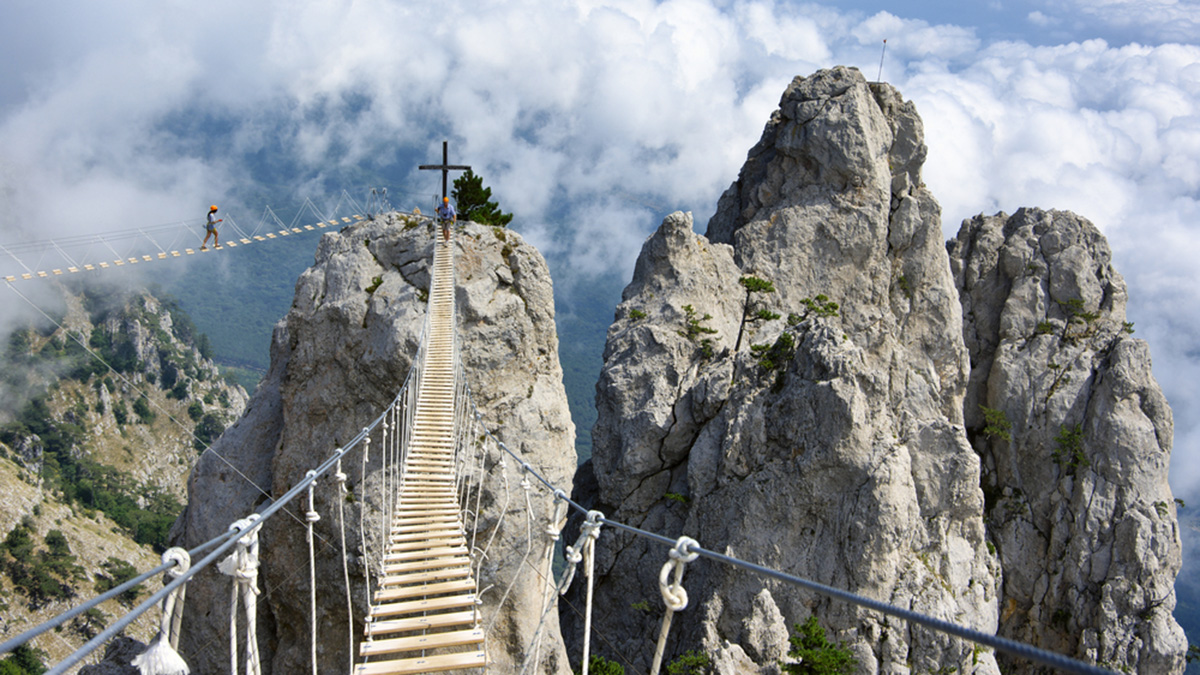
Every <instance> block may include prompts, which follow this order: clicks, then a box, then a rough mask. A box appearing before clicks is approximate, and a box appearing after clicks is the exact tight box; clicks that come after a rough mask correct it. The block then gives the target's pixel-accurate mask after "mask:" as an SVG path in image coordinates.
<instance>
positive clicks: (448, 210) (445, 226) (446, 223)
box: [437, 197, 458, 241]
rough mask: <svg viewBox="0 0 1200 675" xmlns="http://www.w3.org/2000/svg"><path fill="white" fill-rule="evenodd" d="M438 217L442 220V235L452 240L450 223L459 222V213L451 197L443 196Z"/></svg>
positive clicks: (447, 239)
mask: <svg viewBox="0 0 1200 675" xmlns="http://www.w3.org/2000/svg"><path fill="white" fill-rule="evenodd" d="M437 214H438V218H439V219H441V221H442V237H443V238H444V239H445V240H446V241H450V225H452V224H453V223H456V222H458V213H457V212H456V211H455V210H454V205H453V204H451V203H450V198H449V197H442V205H441V206H439V207H437Z"/></svg>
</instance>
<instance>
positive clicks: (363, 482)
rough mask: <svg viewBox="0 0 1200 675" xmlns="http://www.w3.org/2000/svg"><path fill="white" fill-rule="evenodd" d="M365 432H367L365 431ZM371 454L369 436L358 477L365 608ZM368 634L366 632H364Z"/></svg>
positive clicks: (368, 582) (368, 600)
mask: <svg viewBox="0 0 1200 675" xmlns="http://www.w3.org/2000/svg"><path fill="white" fill-rule="evenodd" d="M364 431H366V430H365V429H364ZM370 454H371V437H370V436H369V435H368V436H367V437H366V438H364V439H363V452H362V470H361V472H360V473H359V476H358V492H359V494H360V495H361V497H360V498H359V507H358V537H359V541H360V542H361V543H362V563H363V579H364V581H365V583H364V584H363V594H364V595H365V596H366V599H365V600H366V602H365V604H364V606H365V607H370V606H371V557H370V555H369V554H368V553H367V528H366V525H365V521H366V520H367V458H368V456H369V455H370ZM364 620H365V621H367V622H369V621H370V620H371V617H370V615H368V616H367V617H365V619H364ZM363 632H366V631H363ZM367 641H368V642H370V641H371V635H370V634H369V633H368V634H367Z"/></svg>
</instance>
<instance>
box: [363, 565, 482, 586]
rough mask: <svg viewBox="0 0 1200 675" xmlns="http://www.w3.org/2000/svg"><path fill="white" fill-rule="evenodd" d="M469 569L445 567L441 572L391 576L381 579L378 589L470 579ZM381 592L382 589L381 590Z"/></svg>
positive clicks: (433, 571) (430, 571) (431, 571)
mask: <svg viewBox="0 0 1200 675" xmlns="http://www.w3.org/2000/svg"><path fill="white" fill-rule="evenodd" d="M470 576H471V568H470V567H447V568H446V569H443V570H429V571H428V572H410V573H408V574H393V575H391V576H386V577H383V578H382V579H381V580H380V581H379V585H380V587H387V588H394V587H396V586H408V585H411V584H427V583H432V582H435V581H449V580H451V579H465V578H470ZM381 590H382V588H381Z"/></svg>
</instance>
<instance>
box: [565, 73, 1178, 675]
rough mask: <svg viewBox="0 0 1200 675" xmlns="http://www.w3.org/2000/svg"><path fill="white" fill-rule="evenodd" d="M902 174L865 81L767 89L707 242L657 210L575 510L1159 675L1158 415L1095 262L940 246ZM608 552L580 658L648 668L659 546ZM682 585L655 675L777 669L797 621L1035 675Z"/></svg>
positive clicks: (881, 660) (991, 658)
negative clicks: (681, 658)
mask: <svg viewBox="0 0 1200 675" xmlns="http://www.w3.org/2000/svg"><path fill="white" fill-rule="evenodd" d="M924 157H925V146H924V143H923V129H922V124H921V120H920V118H919V117H918V116H917V114H916V111H915V110H914V108H913V106H912V104H911V103H907V102H904V101H903V100H902V99H901V98H900V96H899V94H898V93H897V92H896V91H895V90H894V89H892V88H891V87H890V86H887V85H884V84H869V83H867V82H866V81H865V80H864V79H863V78H862V76H861V75H860V74H859V73H858V72H857V71H854V70H852V69H845V68H836V69H833V70H829V71H821V72H819V73H817V74H815V75H813V76H812V77H809V78H797V79H796V80H795V81H793V82H792V84H791V86H789V87H788V89H787V91H786V92H785V94H784V96H783V98H782V100H781V102H780V107H779V109H778V110H777V111H776V112H775V113H774V114H773V115H772V117H771V120H770V122H769V123H768V124H767V126H766V129H765V130H764V132H763V136H762V139H761V140H760V141H759V143H758V144H757V145H756V146H755V147H754V148H753V149H752V150H751V151H750V154H749V157H748V159H747V161H746V164H745V166H744V167H743V169H742V171H741V174H740V176H739V178H738V181H737V182H735V183H734V184H733V186H732V187H730V189H729V190H728V191H726V192H725V194H724V195H723V196H722V198H721V200H720V203H719V205H718V207H717V212H716V214H715V215H714V216H713V218H712V219H711V220H710V222H709V225H708V229H707V233H706V235H705V236H700V235H698V234H695V233H693V232H692V219H691V216H690V214H682V213H677V214H673V215H671V216H669V217H668V218H667V219H666V220H665V221H664V222H663V224H662V226H661V227H660V228H659V230H658V231H657V232H656V233H655V234H654V235H652V236H651V237H650V238H649V239H648V240H647V241H646V243H645V245H644V247H643V249H642V253H641V256H640V257H639V259H638V262H637V266H636V268H635V271H634V276H633V280H632V281H631V283H630V284H629V286H628V287H627V288H626V289H625V293H624V295H623V297H622V302H621V304H620V306H619V307H618V310H617V318H616V321H615V322H614V323H613V325H612V326H611V327H610V329H609V333H608V342H607V346H606V349H605V355H604V368H603V371H602V373H601V376H600V381H599V384H598V385H597V390H596V391H597V394H596V403H597V410H598V413H599V418H598V421H597V423H596V426H595V429H594V432H593V442H594V449H595V455H594V458H593V460H592V462H591V463H589V464H587V465H585V466H584V467H582V468H581V470H580V472H579V473H578V474H577V481H576V482H577V489H576V493H575V494H576V497H577V499H578V500H579V501H580V502H582V503H585V504H589V505H592V506H594V507H595V508H599V509H601V510H603V511H605V512H606V513H607V514H609V516H610V517H612V518H614V519H615V520H619V521H622V522H626V523H629V524H631V525H635V526H638V527H641V528H643V529H646V530H649V531H653V532H657V533H662V534H666V535H668V536H671V537H675V536H679V535H687V536H691V537H693V538H695V539H697V540H699V541H700V542H701V544H702V545H703V546H705V547H706V548H708V549H710V550H716V551H719V552H724V553H726V554H728V555H732V556H734V557H738V558H741V559H744V560H749V561H751V562H754V563H757V564H760V565H765V566H767V567H771V568H774V569H778V570H782V571H784V572H788V573H791V574H794V575H796V576H800V577H804V578H808V579H812V580H815V581H817V582H820V583H824V584H827V585H830V586H833V587H836V588H841V589H846V590H849V591H852V592H855V593H859V594H862V595H866V596H868V597H871V598H875V599H878V600H882V601H885V602H888V603H890V604H893V605H898V606H901V607H905V608H910V609H914V610H917V611H919V612H922V613H924V614H927V615H933V616H936V617H939V618H943V619H946V620H949V621H953V622H955V623H959V624H964V625H966V626H969V627H972V628H976V629H979V630H982V631H986V632H991V631H998V632H999V634H1001V635H1003V636H1006V637H1009V638H1013V639H1016V640H1019V641H1022V642H1026V643H1030V644H1033V645H1036V646H1039V647H1044V648H1047V649H1050V650H1052V651H1055V652H1059V653H1064V654H1068V655H1071V656H1073V657H1076V658H1079V659H1081V660H1084V661H1088V662H1092V663H1098V664H1101V665H1103V666H1106V667H1110V668H1113V669H1117V670H1121V671H1123V672H1135V671H1136V672H1140V673H1166V672H1174V673H1177V672H1181V671H1182V668H1183V655H1184V652H1185V650H1186V648H1187V645H1186V640H1185V639H1184V636H1183V633H1182V631H1181V630H1180V628H1179V626H1178V625H1177V624H1176V623H1175V622H1174V620H1173V619H1172V617H1171V611H1172V609H1173V607H1174V604H1175V599H1174V592H1173V583H1174V579H1175V575H1176V573H1177V572H1178V570H1179V566H1180V543H1179V528H1178V523H1177V521H1176V516H1175V509H1176V504H1175V502H1174V500H1173V498H1172V496H1171V493H1170V489H1169V487H1168V485H1167V464H1168V459H1169V454H1170V446H1171V431H1172V423H1171V414H1170V409H1169V407H1168V406H1167V402H1166V401H1165V399H1164V398H1163V395H1162V393H1161V391H1160V390H1159V388H1158V386H1157V384H1156V383H1155V382H1154V379H1153V377H1152V376H1151V373H1150V362H1149V354H1148V350H1147V347H1146V345H1145V343H1143V342H1141V341H1140V340H1136V339H1134V338H1132V337H1131V335H1130V333H1132V329H1133V327H1132V325H1131V324H1129V323H1127V322H1126V318H1125V303H1126V291H1125V286H1124V283H1123V281H1122V280H1121V278H1120V276H1119V275H1118V274H1117V273H1116V272H1115V271H1114V270H1113V269H1112V265H1111V254H1110V253H1109V250H1108V247H1107V244H1106V243H1105V241H1104V239H1103V237H1102V236H1101V235H1100V234H1099V232H1097V231H1096V229H1095V228H1094V227H1092V226H1091V225H1090V224H1088V223H1087V222H1086V221H1084V220H1083V219H1081V218H1079V217H1077V216H1074V215H1072V214H1067V213H1060V212H1043V211H1037V210H1022V211H1020V212H1018V213H1017V214H1016V215H1014V216H1012V217H1011V218H1009V217H1008V216H1006V215H1004V214H1000V215H998V216H994V217H982V216H981V217H979V218H975V219H973V220H970V221H968V222H966V223H964V225H963V229H962V231H961V233H960V234H959V236H958V238H957V239H956V240H955V241H953V242H951V243H950V244H949V246H948V248H949V252H948V253H949V254H948V255H947V250H946V246H945V245H944V244H943V242H942V241H941V229H940V210H939V207H938V205H937V203H936V202H935V201H934V199H933V197H932V195H931V194H930V193H929V191H928V190H926V189H925V187H924V185H923V184H922V182H921V173H920V171H921V165H922V162H923V161H924ZM766 282H770V283H769V284H768V283H766ZM608 537H609V538H610V541H609V544H608V546H602V547H601V548H600V551H601V553H600V554H599V557H598V561H597V567H598V569H599V570H600V572H599V573H598V579H597V584H598V589H597V590H596V594H595V595H596V598H597V608H596V610H595V617H596V618H595V619H594V621H595V625H596V626H597V628H596V632H597V633H598V634H600V635H603V636H604V642H603V646H600V647H598V648H597V647H594V648H597V649H598V650H599V651H600V652H601V653H602V654H604V655H605V656H607V657H609V658H613V659H615V660H617V661H619V662H624V663H627V664H630V665H633V666H634V667H635V668H639V669H640V668H644V667H645V666H646V664H647V663H648V662H649V660H650V658H651V656H652V654H653V649H654V644H653V640H654V637H655V636H656V635H657V630H656V626H657V622H658V620H659V613H660V609H659V608H660V607H661V604H660V603H659V601H658V595H659V594H658V570H659V568H660V566H661V564H662V562H663V561H665V560H666V551H665V548H664V547H662V546H661V545H659V544H657V543H647V540H645V539H637V538H634V537H632V536H630V535H628V534H626V533H624V532H610V533H609V534H608ZM685 586H686V587H687V589H688V593H689V596H690V598H691V604H690V606H689V607H688V609H687V610H686V611H684V612H682V613H678V614H676V615H675V618H674V624H673V628H672V634H671V640H670V643H669V645H668V648H667V658H668V659H670V658H671V656H672V655H673V654H674V655H679V654H682V653H683V652H685V651H687V650H690V649H700V650H702V651H704V652H705V653H706V654H707V655H708V656H709V657H710V659H711V663H712V667H713V669H714V672H718V673H775V672H778V671H779V665H778V663H779V661H780V660H781V659H783V660H786V658H787V656H786V652H787V649H788V644H787V636H788V633H789V627H790V626H791V625H792V624H795V623H798V622H800V621H802V620H804V619H805V618H807V617H808V616H811V615H815V616H816V617H817V618H818V620H819V623H820V624H821V625H822V626H823V627H824V628H826V629H828V630H829V631H831V633H832V635H831V638H833V639H835V640H840V641H842V642H844V643H845V644H846V645H847V646H848V648H849V649H850V650H851V651H852V652H853V654H854V657H855V658H856V659H857V662H858V671H859V672H863V673H876V672H878V673H910V672H960V673H963V672H971V673H995V672H998V670H999V668H1001V667H1002V666H1003V667H1004V672H1013V673H1017V672H1029V673H1032V672H1040V671H1039V670H1038V667H1036V666H1034V665H1031V664H1030V663H1028V662H1024V661H1017V660H1015V659H1013V658H1012V657H1006V656H997V655H994V654H992V653H991V651H990V650H987V649H982V648H976V647H973V646H972V645H970V644H969V643H965V642H961V641H958V640H952V639H949V638H947V637H945V636H943V635H941V634H938V633H933V632H930V631H926V630H923V629H919V628H913V627H911V626H908V625H906V624H903V623H900V622H896V621H890V620H887V619H882V618H880V617H879V616H878V615H875V614H871V613H867V612H863V611H860V610H858V609H856V608H855V607H853V606H850V605H846V604H843V603H841V602H836V601H830V600H828V599H826V598H824V597H822V596H816V595H813V594H809V593H806V592H801V591H798V590H796V589H795V588H793V587H790V586H787V585H783V584H780V583H778V582H775V581H771V580H766V579H763V578H760V577H755V576H753V575H750V574H747V573H744V572H737V571H733V570H731V569H730V568H728V567H725V566H722V565H717V564H714V563H712V562H707V561H703V560H702V561H698V562H695V563H693V564H692V565H691V566H690V567H689V569H688V574H687V577H686V579H685ZM580 601H582V598H580V597H578V592H577V594H576V597H574V598H573V599H572V602H573V603H577V602H580ZM564 617H565V624H566V630H565V631H564V634H565V635H566V636H567V637H568V640H571V641H573V642H577V641H578V640H579V637H580V635H581V632H582V626H581V625H579V624H580V622H578V621H575V620H574V619H573V618H572V616H571V615H569V614H566V613H564ZM592 644H593V645H594V646H595V645H596V644H597V643H596V641H595V640H593V642H592ZM606 650H607V651H606Z"/></svg>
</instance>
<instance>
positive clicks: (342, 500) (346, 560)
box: [333, 448, 354, 673]
mask: <svg viewBox="0 0 1200 675" xmlns="http://www.w3.org/2000/svg"><path fill="white" fill-rule="evenodd" d="M341 453H342V449H341V448H338V455H341ZM333 479H334V480H335V481H337V486H338V489H337V494H338V496H337V503H338V532H340V533H341V535H342V579H343V581H345V583H346V632H347V633H348V634H349V639H350V649H349V651H348V652H347V657H348V658H349V659H350V663H349V666H348V667H349V669H348V670H347V671H346V672H347V673H349V672H353V670H354V600H353V598H351V596H350V552H349V551H347V550H346V474H344V473H342V458H341V457H340V456H339V457H338V460H337V469H336V471H335V473H334V474H333Z"/></svg>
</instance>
